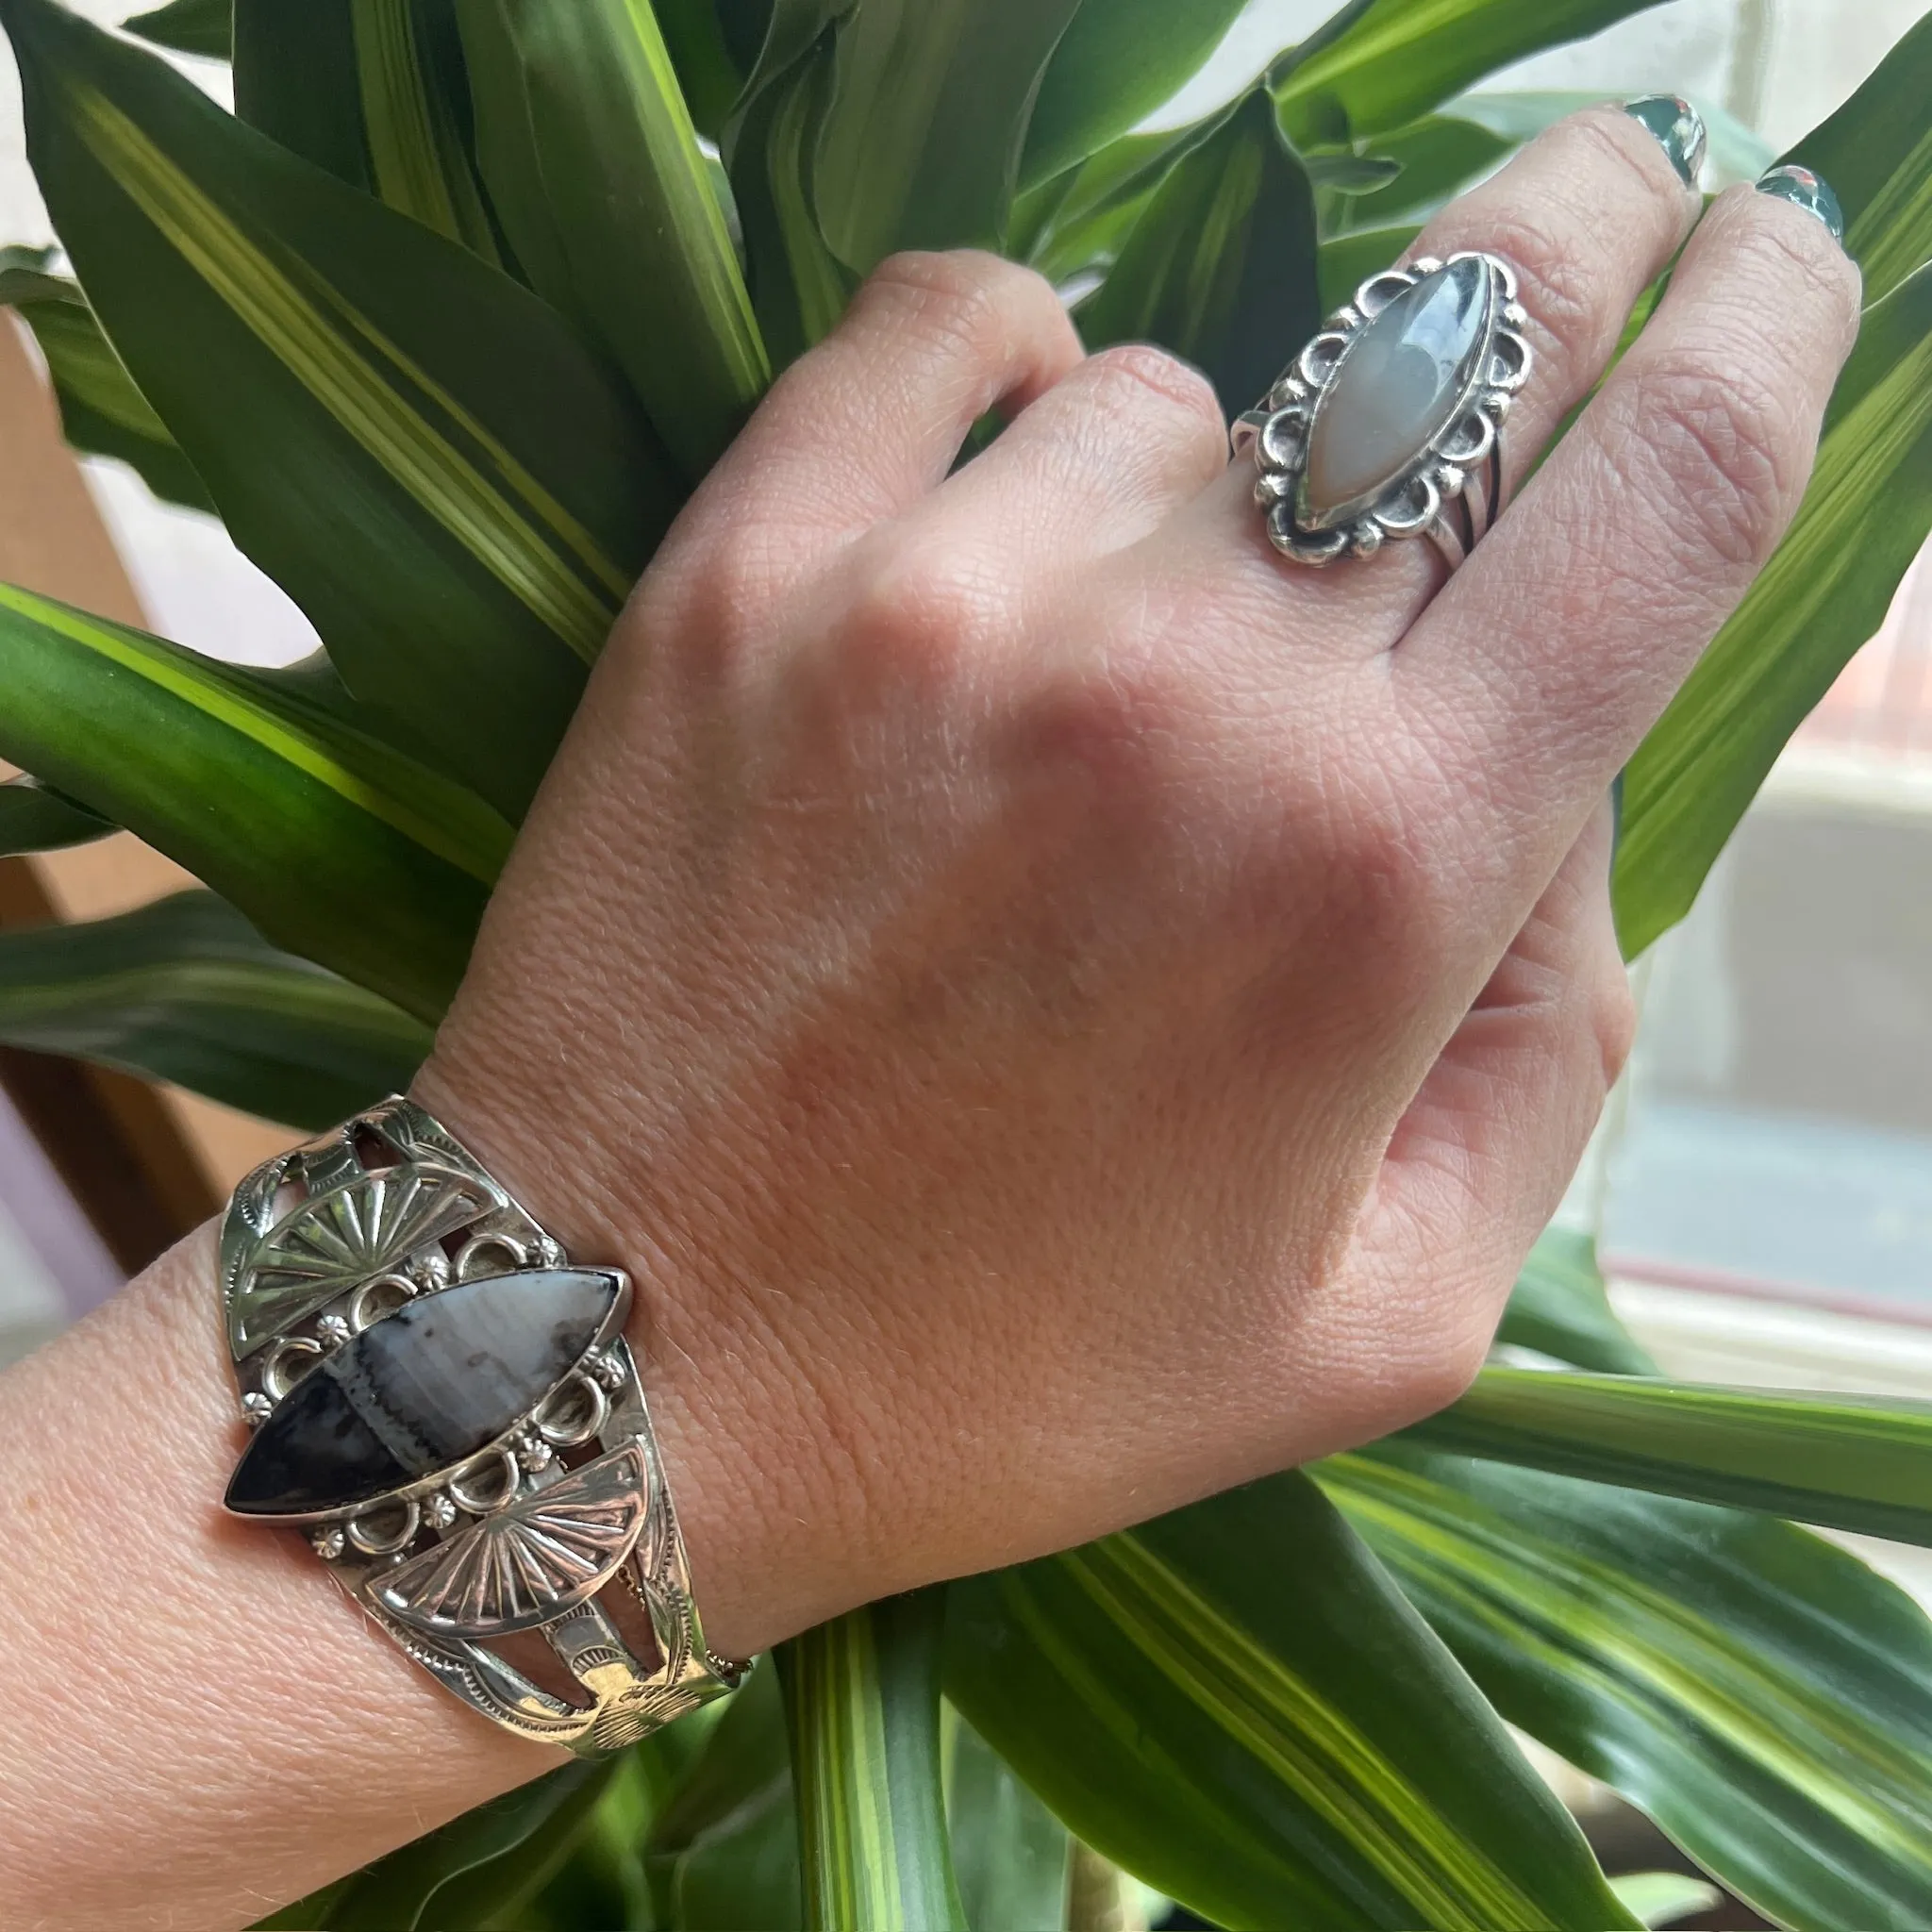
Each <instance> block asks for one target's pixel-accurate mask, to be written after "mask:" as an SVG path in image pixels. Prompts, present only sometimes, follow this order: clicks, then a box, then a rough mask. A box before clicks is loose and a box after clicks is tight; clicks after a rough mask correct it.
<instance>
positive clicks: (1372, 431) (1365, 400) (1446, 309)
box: [1301, 256, 1491, 526]
mask: <svg viewBox="0 0 1932 1932" xmlns="http://www.w3.org/2000/svg"><path fill="white" fill-rule="evenodd" d="M1490 308H1491V279H1490V269H1489V264H1488V263H1487V262H1484V261H1482V260H1480V259H1478V258H1475V257H1473V256H1471V257H1465V258H1463V259H1461V260H1460V261H1452V262H1448V263H1446V264H1445V265H1444V266H1443V267H1441V268H1439V269H1437V270H1436V271H1435V273H1434V274H1432V275H1424V276H1423V277H1422V279H1421V280H1420V281H1418V282H1416V283H1414V284H1413V285H1412V286H1411V287H1409V288H1407V289H1405V290H1404V291H1402V293H1401V294H1399V295H1397V296H1395V297H1394V299H1393V300H1392V301H1391V302H1390V303H1389V304H1388V305H1387V306H1386V307H1385V308H1383V309H1382V310H1381V312H1380V313H1379V314H1377V315H1376V316H1375V318H1374V321H1372V322H1369V323H1366V324H1364V325H1363V326H1362V329H1361V332H1360V334H1358V335H1357V337H1356V339H1355V341H1353V342H1352V343H1351V344H1350V345H1349V347H1348V350H1347V353H1346V354H1345V355H1344V356H1343V357H1342V359H1341V368H1340V369H1338V370H1337V371H1336V373H1335V378H1334V381H1333V382H1332V383H1331V384H1330V385H1329V387H1328V389H1327V390H1326V391H1325V392H1324V394H1323V397H1322V401H1321V404H1320V406H1319V408H1317V409H1316V411H1315V421H1314V425H1313V428H1312V430H1311V432H1310V434H1309V438H1308V463H1307V472H1306V474H1305V476H1304V479H1303V486H1302V490H1303V501H1302V506H1301V508H1302V516H1303V521H1304V522H1306V523H1308V524H1310V525H1317V526H1319V525H1322V524H1323V523H1324V521H1325V520H1327V519H1330V518H1333V517H1335V516H1336V515H1337V513H1338V512H1340V511H1342V510H1344V509H1346V508H1347V507H1348V506H1350V505H1359V504H1361V503H1362V501H1363V499H1364V498H1368V499H1373V498H1374V497H1375V496H1377V495H1379V494H1380V493H1381V492H1382V491H1384V490H1386V489H1387V488H1388V487H1389V486H1390V485H1391V483H1393V482H1394V481H1395V479H1396V478H1397V477H1398V476H1399V475H1401V474H1402V473H1403V471H1404V470H1406V469H1407V467H1408V465H1409V464H1410V463H1411V462H1413V461H1414V460H1415V458H1416V457H1417V456H1418V455H1420V454H1421V452H1422V451H1423V450H1424V449H1425V448H1426V447H1427V446H1428V444H1429V443H1431V442H1433V441H1435V439H1436V438H1437V437H1439V436H1440V435H1441V433H1442V432H1443V431H1444V430H1445V429H1447V428H1448V427H1449V426H1450V425H1451V424H1452V423H1453V422H1454V421H1455V420H1456V417H1457V414H1458V413H1459V411H1460V410H1461V408H1462V407H1463V404H1464V401H1465V399H1466V398H1467V396H1468V395H1469V393H1470V391H1471V389H1472V387H1473V386H1474V381H1475V377H1476V375H1477V373H1478V370H1479V367H1480V364H1481V361H1482V358H1483V354H1484V351H1485V349H1486V347H1487V345H1488V343H1489V341H1490V335H1491V329H1490Z"/></svg>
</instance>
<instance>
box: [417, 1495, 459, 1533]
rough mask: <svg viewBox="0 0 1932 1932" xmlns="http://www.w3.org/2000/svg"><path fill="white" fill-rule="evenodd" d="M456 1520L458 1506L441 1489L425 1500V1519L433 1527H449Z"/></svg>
mask: <svg viewBox="0 0 1932 1932" xmlns="http://www.w3.org/2000/svg"><path fill="white" fill-rule="evenodd" d="M456 1520H457V1506H456V1505H455V1504H454V1503H452V1502H451V1501H450V1499H449V1498H448V1497H447V1496H445V1495H444V1494H443V1493H442V1491H441V1490H439V1491H437V1492H436V1494H435V1495H433V1496H430V1497H428V1498H427V1499H425V1502H424V1505H423V1521H424V1522H425V1523H426V1524H428V1525H429V1526H430V1528H431V1529H447V1528H448V1527H449V1526H450V1524H452V1523H454V1522H455V1521H456Z"/></svg>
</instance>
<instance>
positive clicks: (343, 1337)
mask: <svg viewBox="0 0 1932 1932" xmlns="http://www.w3.org/2000/svg"><path fill="white" fill-rule="evenodd" d="M353 1332H354V1331H353V1330H352V1329H351V1328H350V1326H349V1324H348V1323H347V1322H345V1321H344V1320H343V1319H342V1317H341V1316H340V1315H325V1316H324V1317H323V1318H322V1320H321V1321H319V1322H318V1323H317V1324H315V1339H316V1340H317V1341H319V1342H321V1343H322V1345H323V1347H325V1348H340V1347H341V1345H342V1343H343V1342H345V1341H348V1339H349V1337H350V1335H351V1334H352V1333H353Z"/></svg>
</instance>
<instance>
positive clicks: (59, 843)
mask: <svg viewBox="0 0 1932 1932" xmlns="http://www.w3.org/2000/svg"><path fill="white" fill-rule="evenodd" d="M114 829H115V828H114V826H113V825H112V824H110V823H109V822H108V820H107V819H104V818H102V817H100V816H99V815H98V814H97V813H95V812H91V811H89V810H88V808H87V807H86V806H84V805H76V804H75V801H74V800H73V799H71V798H63V797H61V795H60V794H59V793H58V791H48V790H47V788H46V787H45V786H44V785H42V783H41V782H40V781H39V780H38V779H36V778H26V777H20V778H8V780H7V781H6V782H5V783H4V784H0V858H12V857H13V856H14V855H15V854H16V853H21V852H61V851H64V850H66V849H67V847H69V846H71V845H87V844H91V843H92V841H94V840H96V839H105V838H106V837H107V836H108V833H109V832H111V831H113V830H114Z"/></svg>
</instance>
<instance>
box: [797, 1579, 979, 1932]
mask: <svg viewBox="0 0 1932 1932" xmlns="http://www.w3.org/2000/svg"><path fill="white" fill-rule="evenodd" d="M945 1614H946V1600H945V1592H944V1591H942V1590H931V1591H920V1592H918V1593H916V1594H914V1595H911V1596H902V1597H893V1598H891V1599H889V1600H888V1601H886V1602H884V1603H876V1604H873V1605H870V1606H869V1607H867V1608H865V1609H862V1610H854V1611H852V1612H851V1613H850V1614H849V1615H846V1616H843V1617H839V1618H836V1619H834V1620H833V1622H831V1623H829V1624H820V1625H819V1627H818V1628H817V1629H816V1630H808V1631H807V1632H806V1634H805V1635H804V1636H803V1637H797V1638H793V1639H792V1641H791V1642H790V1643H788V1644H785V1645H783V1646H782V1647H781V1648H780V1650H779V1651H778V1653H777V1657H778V1674H779V1681H780V1683H781V1685H782V1686H783V1688H784V1692H785V1715H786V1722H787V1725H788V1728H789V1730H790V1733H791V1763H792V1775H793V1784H794V1788H795V1790H796V1793H797V1803H798V1838H799V1847H800V1852H801V1855H802V1859H803V1865H804V1874H805V1907H806V1912H805V1917H806V1924H808V1926H809V1927H811V1928H812V1932H904V1928H906V1927H908V1926H917V1927H919V1928H921V1932H966V1920H965V1914H964V1909H963V1907H961V1905H960V1901H959V1890H958V1884H957V1883H956V1882H955V1879H954V1876H953V1866H952V1858H951V1855H950V1851H949V1848H948V1844H947V1839H946V1810H945V1798H944V1795H943V1783H942V1780H943V1760H942V1757H941V1749H940V1646H941V1633H942V1631H943V1628H944V1624H945Z"/></svg>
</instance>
